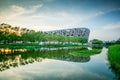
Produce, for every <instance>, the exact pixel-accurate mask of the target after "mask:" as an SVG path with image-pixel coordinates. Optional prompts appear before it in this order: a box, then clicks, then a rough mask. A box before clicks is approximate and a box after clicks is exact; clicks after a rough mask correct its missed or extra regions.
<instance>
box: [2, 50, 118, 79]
mask: <svg viewBox="0 0 120 80" xmlns="http://www.w3.org/2000/svg"><path fill="white" fill-rule="evenodd" d="M77 50H79V49H70V50H69V49H58V50H56V49H51V50H47V49H39V50H38V49H37V50H28V51H27V50H22V49H18V50H13V51H10V50H8V51H10V54H9V52H8V53H7V55H6V54H5V55H1V57H0V80H117V78H116V75H115V74H114V73H113V72H112V70H111V68H110V64H109V61H108V60H107V48H103V49H102V52H101V53H100V54H96V55H93V56H85V57H77V56H72V55H70V54H69V53H70V52H71V51H77ZM11 53H12V54H11Z"/></svg>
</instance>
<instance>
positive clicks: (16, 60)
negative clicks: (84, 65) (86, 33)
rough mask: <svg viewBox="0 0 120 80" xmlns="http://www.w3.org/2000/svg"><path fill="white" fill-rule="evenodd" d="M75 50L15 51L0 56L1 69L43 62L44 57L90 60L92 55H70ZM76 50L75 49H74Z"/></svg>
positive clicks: (80, 60) (75, 60)
mask: <svg viewBox="0 0 120 80" xmlns="http://www.w3.org/2000/svg"><path fill="white" fill-rule="evenodd" d="M71 51H73V50H50V51H27V52H22V53H21V52H14V53H13V54H7V55H1V56H0V71H4V70H7V69H10V67H18V66H21V65H26V64H30V63H33V62H41V61H42V60H43V59H45V58H48V59H57V60H64V61H72V62H88V61H89V60H90V57H89V56H88V57H77V56H72V55H69V54H68V53H69V52H71ZM74 51H75V50H74Z"/></svg>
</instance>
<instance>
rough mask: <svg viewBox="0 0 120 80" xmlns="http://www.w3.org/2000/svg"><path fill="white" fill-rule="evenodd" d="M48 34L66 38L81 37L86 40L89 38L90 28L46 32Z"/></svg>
mask: <svg viewBox="0 0 120 80" xmlns="http://www.w3.org/2000/svg"><path fill="white" fill-rule="evenodd" d="M46 33H48V34H61V35H65V36H80V37H84V38H87V39H88V38H89V33H90V30H89V29H88V28H72V29H62V30H53V31H46Z"/></svg>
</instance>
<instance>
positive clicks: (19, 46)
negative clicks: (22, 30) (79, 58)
mask: <svg viewBox="0 0 120 80" xmlns="http://www.w3.org/2000/svg"><path fill="white" fill-rule="evenodd" d="M61 47H81V48H85V47H87V46H86V45H78V44H44V45H39V44H1V45H0V48H10V49H35V48H61Z"/></svg>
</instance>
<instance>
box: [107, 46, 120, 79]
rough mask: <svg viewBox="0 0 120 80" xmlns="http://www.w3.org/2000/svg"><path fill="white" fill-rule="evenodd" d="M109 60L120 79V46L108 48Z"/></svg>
mask: <svg viewBox="0 0 120 80" xmlns="http://www.w3.org/2000/svg"><path fill="white" fill-rule="evenodd" d="M108 59H109V61H110V64H111V68H112V69H113V71H114V72H115V73H116V74H117V75H118V76H119V79H120V45H112V46H110V47H109V48H108Z"/></svg>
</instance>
